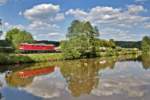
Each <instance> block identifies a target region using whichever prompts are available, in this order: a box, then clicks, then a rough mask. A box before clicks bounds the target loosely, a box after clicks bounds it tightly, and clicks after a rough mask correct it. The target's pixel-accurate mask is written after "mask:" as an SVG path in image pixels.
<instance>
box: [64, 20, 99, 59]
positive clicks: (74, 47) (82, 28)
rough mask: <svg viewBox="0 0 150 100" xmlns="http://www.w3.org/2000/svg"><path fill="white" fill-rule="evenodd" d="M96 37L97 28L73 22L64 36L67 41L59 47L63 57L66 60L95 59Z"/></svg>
mask: <svg viewBox="0 0 150 100" xmlns="http://www.w3.org/2000/svg"><path fill="white" fill-rule="evenodd" d="M97 36H99V31H98V28H97V27H93V26H92V25H91V23H90V22H85V21H83V22H81V21H78V20H75V21H73V22H72V23H71V26H70V27H69V28H68V33H67V35H66V37H67V38H68V41H66V42H64V43H62V45H61V46H62V51H63V54H64V57H65V58H67V59H75V58H80V57H95V56H96V46H95V44H96V43H95V40H96V37H97Z"/></svg>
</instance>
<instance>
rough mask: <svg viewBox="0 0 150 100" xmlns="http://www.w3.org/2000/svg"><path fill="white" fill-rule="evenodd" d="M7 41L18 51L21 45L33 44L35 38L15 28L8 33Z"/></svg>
mask: <svg viewBox="0 0 150 100" xmlns="http://www.w3.org/2000/svg"><path fill="white" fill-rule="evenodd" d="M6 40H7V41H8V42H9V43H10V44H11V46H12V47H13V48H14V49H17V47H18V46H19V44H20V43H25V42H26V43H32V42H33V37H32V35H31V34H30V33H29V32H27V31H22V30H20V29H17V28H14V29H11V30H10V31H8V32H7V33H6Z"/></svg>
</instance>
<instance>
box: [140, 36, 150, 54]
mask: <svg viewBox="0 0 150 100" xmlns="http://www.w3.org/2000/svg"><path fill="white" fill-rule="evenodd" d="M141 48H142V51H143V53H149V52H150V37H148V36H145V37H144V38H143V40H142V46H141Z"/></svg>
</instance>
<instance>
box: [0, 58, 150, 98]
mask: <svg viewBox="0 0 150 100" xmlns="http://www.w3.org/2000/svg"><path fill="white" fill-rule="evenodd" d="M149 68H150V57H147V56H141V57H137V56H126V57H119V58H100V59H89V60H86V59H83V60H74V61H61V62H53V63H50V62H47V63H39V64H31V65H29V64H28V65H15V66H0V72H1V73H0V87H1V88H0V94H1V95H0V96H1V98H2V99H3V100H100V99H101V100H150V95H149V94H150V69H149Z"/></svg>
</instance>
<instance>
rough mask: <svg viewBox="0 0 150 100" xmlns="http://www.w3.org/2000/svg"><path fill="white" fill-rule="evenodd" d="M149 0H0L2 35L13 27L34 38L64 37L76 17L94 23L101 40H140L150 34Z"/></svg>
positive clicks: (61, 38)
mask: <svg viewBox="0 0 150 100" xmlns="http://www.w3.org/2000/svg"><path fill="white" fill-rule="evenodd" d="M149 4H150V0H0V18H1V19H2V23H3V26H2V29H3V31H4V32H3V34H2V35H1V38H4V37H5V35H6V32H7V31H8V30H10V29H12V28H15V27H16V28H19V29H22V30H26V31H28V32H30V33H31V34H32V35H33V37H34V39H36V40H53V41H58V40H63V39H65V36H66V33H67V28H68V27H69V26H70V24H71V22H72V21H73V20H75V19H78V20H81V21H90V22H91V23H92V25H93V26H97V27H98V29H99V32H100V36H99V38H101V39H114V40H118V41H139V40H141V39H142V37H143V36H150V6H149Z"/></svg>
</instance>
